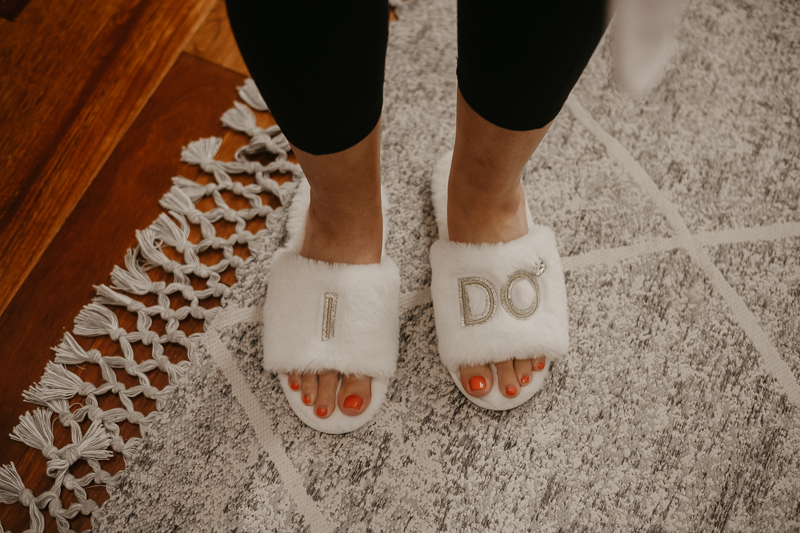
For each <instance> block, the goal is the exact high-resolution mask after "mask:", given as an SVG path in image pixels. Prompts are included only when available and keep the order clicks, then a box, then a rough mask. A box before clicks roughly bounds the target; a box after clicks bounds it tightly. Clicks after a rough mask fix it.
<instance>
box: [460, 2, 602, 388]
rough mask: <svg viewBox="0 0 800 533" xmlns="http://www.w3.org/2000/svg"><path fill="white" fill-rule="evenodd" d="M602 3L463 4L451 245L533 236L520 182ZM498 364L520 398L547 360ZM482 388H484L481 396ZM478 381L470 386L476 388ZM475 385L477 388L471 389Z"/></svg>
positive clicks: (586, 51) (580, 62)
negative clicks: (530, 232) (526, 215)
mask: <svg viewBox="0 0 800 533" xmlns="http://www.w3.org/2000/svg"><path fill="white" fill-rule="evenodd" d="M605 24H606V16H605V1H604V0H567V1H562V2H553V1H544V0H498V1H495V2H491V3H487V2H481V1H478V0H459V1H458V52H459V55H458V82H459V91H458V96H457V98H458V104H457V106H458V107H457V120H456V141H455V149H454V152H453V163H452V166H451V170H450V182H449V187H448V205H447V224H448V228H449V233H450V239H451V240H454V241H460V242H472V243H482V242H491V243H497V242H508V241H511V240H514V239H517V238H519V237H521V236H523V235H525V234H526V233H527V231H528V227H527V222H526V218H525V204H524V198H523V193H522V185H521V183H520V174H521V172H522V168H523V167H524V166H525V163H526V162H527V161H528V159H530V157H531V155H532V154H533V152H534V150H536V147H537V146H538V145H539V143H540V142H541V140H542V138H543V137H544V135H545V133H547V129H548V128H549V127H550V124H551V123H552V121H553V119H554V118H555V116H556V115H557V114H558V112H559V111H560V110H561V107H562V106H563V105H564V102H565V101H566V99H567V96H568V95H569V92H570V91H571V90H572V87H573V86H574V85H575V83H576V82H577V80H578V77H579V76H580V74H581V72H583V69H584V68H585V66H586V63H587V62H588V61H589V58H590V57H591V55H592V52H593V51H594V49H595V48H596V46H597V43H598V42H599V41H600V38H601V37H602V35H603V31H604V30H605ZM530 355H531V357H530V359H518V360H509V361H504V362H502V363H498V364H497V365H496V367H497V379H498V381H499V383H498V386H499V387H500V391H501V392H502V393H503V394H504V395H505V396H507V397H513V396H516V395H517V394H518V393H519V391H520V388H521V387H524V386H525V385H526V384H527V383H528V382H530V381H531V375H532V374H531V373H532V372H537V371H540V370H542V369H544V363H545V359H544V357H540V356H539V354H533V353H532V354H530ZM476 377H480V378H483V380H482V381H483V383H484V384H485V387H484V388H480V383H481V380H480V379H477V381H476V379H474V378H476ZM471 379H472V380H471ZM461 382H462V385H463V386H464V390H466V391H468V392H470V393H471V394H473V395H474V396H478V397H479V396H485V395H486V394H488V392H489V390H491V388H492V386H494V383H493V376H492V372H491V369H490V368H489V366H488V365H478V366H473V367H462V368H461ZM473 384H477V386H476V387H472V386H471V385H473Z"/></svg>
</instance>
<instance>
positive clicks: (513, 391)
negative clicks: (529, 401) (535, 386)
mask: <svg viewBox="0 0 800 533" xmlns="http://www.w3.org/2000/svg"><path fill="white" fill-rule="evenodd" d="M516 395H517V388H516V387H506V396H516Z"/></svg>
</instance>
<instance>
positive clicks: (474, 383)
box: [469, 376, 486, 391]
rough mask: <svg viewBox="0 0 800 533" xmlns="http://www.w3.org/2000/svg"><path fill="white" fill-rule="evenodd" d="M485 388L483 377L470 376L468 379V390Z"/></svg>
mask: <svg viewBox="0 0 800 533" xmlns="http://www.w3.org/2000/svg"><path fill="white" fill-rule="evenodd" d="M485 388H486V380H485V379H483V376H472V377H471V378H469V390H471V391H475V390H483V389H485Z"/></svg>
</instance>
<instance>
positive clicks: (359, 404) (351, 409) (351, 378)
mask: <svg viewBox="0 0 800 533" xmlns="http://www.w3.org/2000/svg"><path fill="white" fill-rule="evenodd" d="M371 385H372V378H371V377H369V376H366V377H358V376H355V375H352V374H350V375H347V376H344V377H343V378H342V388H341V389H339V394H338V396H337V404H338V406H339V409H340V410H341V411H342V413H344V414H346V415H347V416H356V415H360V414H361V413H363V412H364V411H365V410H366V408H367V406H368V405H369V402H370V400H371V399H372V392H371V390H370V388H371Z"/></svg>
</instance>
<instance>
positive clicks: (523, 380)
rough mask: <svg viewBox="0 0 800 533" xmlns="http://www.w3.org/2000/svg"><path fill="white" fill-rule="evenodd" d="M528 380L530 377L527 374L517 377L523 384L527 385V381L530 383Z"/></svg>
mask: <svg viewBox="0 0 800 533" xmlns="http://www.w3.org/2000/svg"><path fill="white" fill-rule="evenodd" d="M530 381H531V378H529V377H528V374H523V375H522V377H521V378H519V382H520V383H522V384H523V385H527V384H528V383H530Z"/></svg>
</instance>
